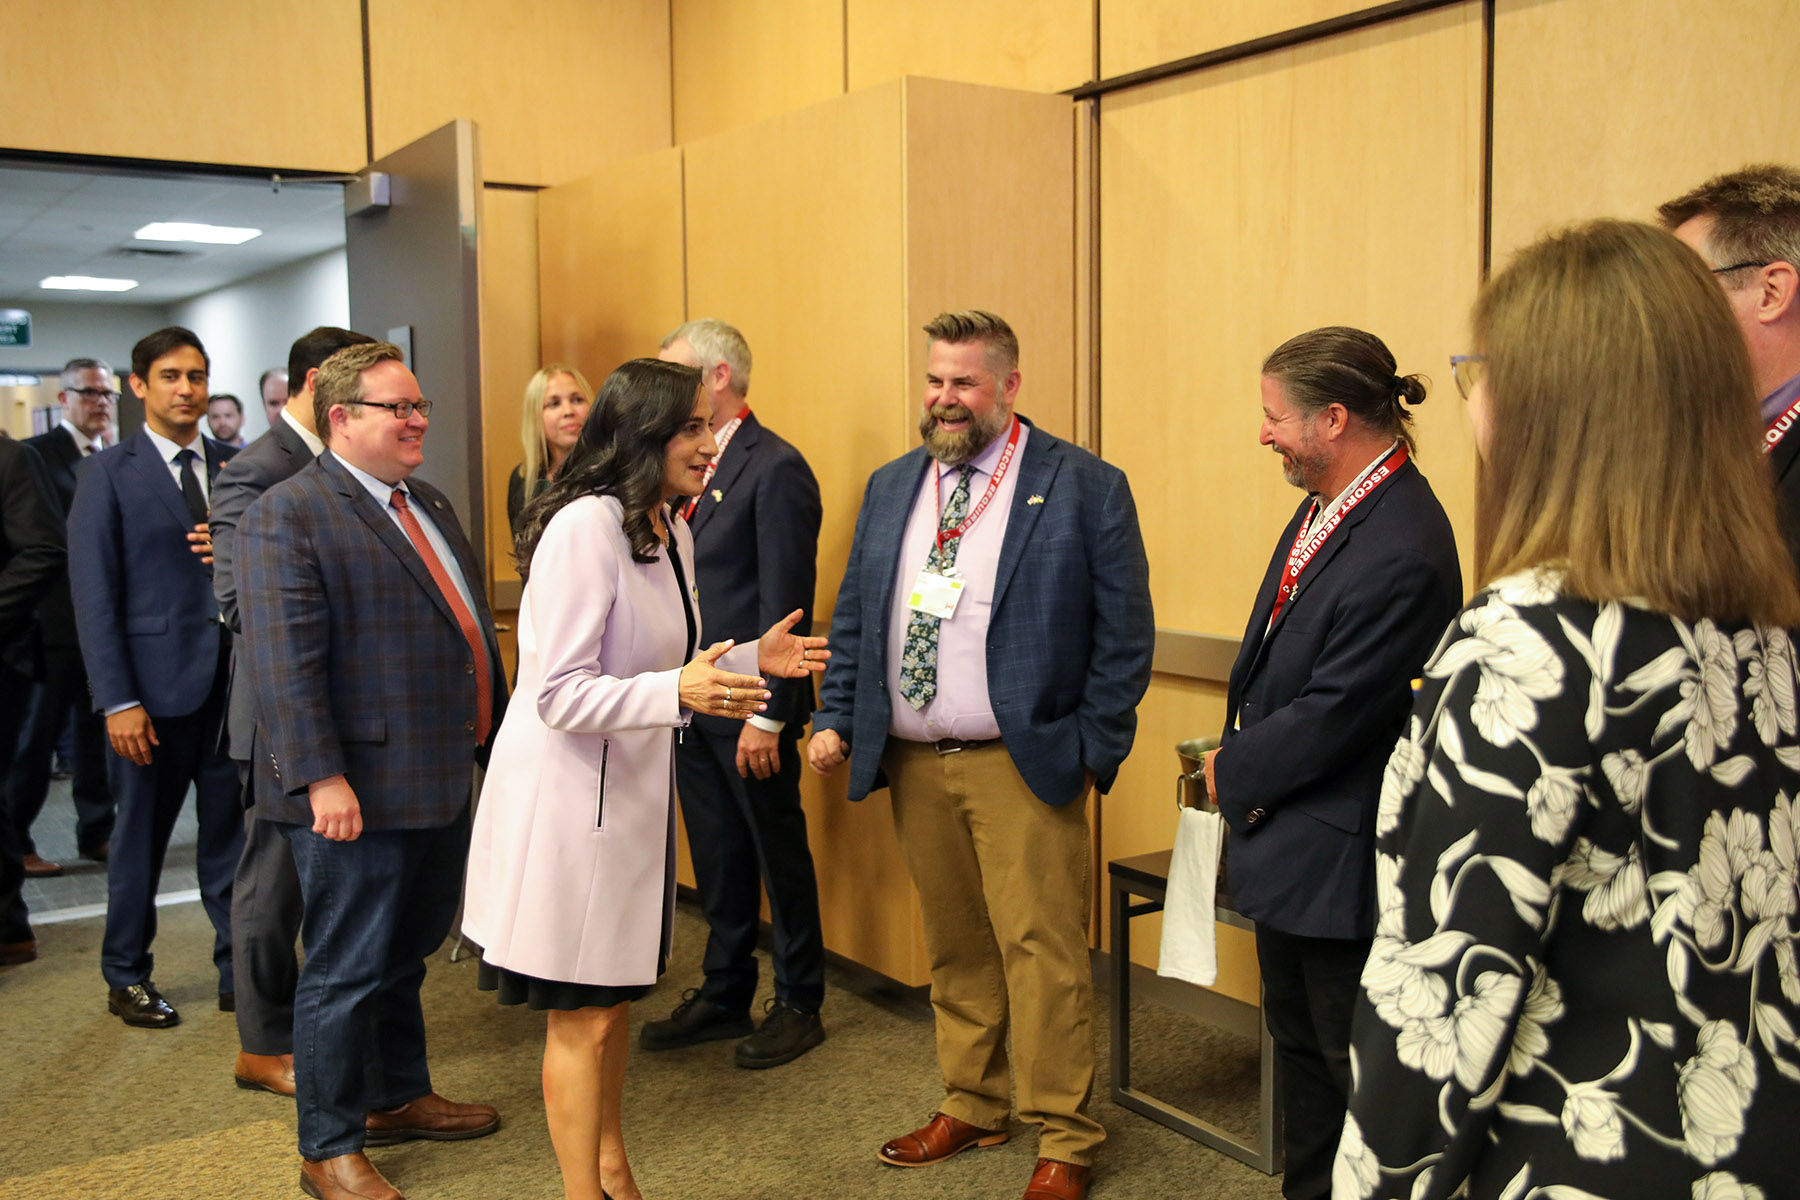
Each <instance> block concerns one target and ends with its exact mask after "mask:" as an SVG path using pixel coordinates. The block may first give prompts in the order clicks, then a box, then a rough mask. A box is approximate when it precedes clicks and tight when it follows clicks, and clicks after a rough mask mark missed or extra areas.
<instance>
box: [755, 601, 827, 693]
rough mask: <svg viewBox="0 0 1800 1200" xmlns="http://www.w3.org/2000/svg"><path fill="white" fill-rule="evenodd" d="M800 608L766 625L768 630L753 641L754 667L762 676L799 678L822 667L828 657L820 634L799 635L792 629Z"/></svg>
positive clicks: (822, 668)
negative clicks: (815, 635)
mask: <svg viewBox="0 0 1800 1200" xmlns="http://www.w3.org/2000/svg"><path fill="white" fill-rule="evenodd" d="M803 612H804V610H802V609H798V608H796V609H795V610H794V611H793V612H791V613H789V614H788V615H787V616H785V617H783V618H781V620H779V621H777V622H775V623H774V624H773V625H771V626H769V631H768V632H767V633H765V634H763V635H762V637H761V639H759V640H758V641H757V643H756V669H757V670H759V671H761V672H762V673H763V674H765V675H779V676H781V677H782V678H784V679H800V678H802V677H804V676H806V675H816V674H818V673H819V672H820V671H823V670H824V669H825V660H826V659H828V658H830V657H831V651H830V650H828V649H826V641H825V639H824V638H822V637H800V636H799V635H797V634H796V633H794V632H793V629H794V626H795V624H797V623H798V622H799V620H800V617H801V615H802V614H803Z"/></svg>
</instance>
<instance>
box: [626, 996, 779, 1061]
mask: <svg viewBox="0 0 1800 1200" xmlns="http://www.w3.org/2000/svg"><path fill="white" fill-rule="evenodd" d="M754 1032H756V1026H755V1024H754V1023H752V1022H751V1020H750V1014H749V1013H747V1012H741V1011H733V1010H732V1009H729V1008H723V1007H721V1006H719V1005H717V1004H714V1003H713V1002H712V1001H711V1000H708V999H707V998H706V997H704V996H702V995H701V994H700V989H699V988H689V989H688V990H687V991H686V992H685V993H683V994H682V997H681V1003H680V1004H678V1005H676V1006H675V1011H674V1012H672V1013H670V1014H669V1016H668V1017H667V1018H665V1019H664V1020H661V1021H649V1022H647V1023H645V1025H644V1027H643V1029H641V1030H639V1031H638V1045H640V1046H642V1047H643V1048H644V1049H646V1050H674V1049H677V1048H679V1047H681V1046H694V1045H698V1044H699V1043H701V1042H716V1041H722V1040H724V1039H727V1038H741V1037H747V1036H748V1035H750V1034H752V1033H754Z"/></svg>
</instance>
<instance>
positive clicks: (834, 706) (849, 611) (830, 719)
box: [813, 476, 875, 744]
mask: <svg viewBox="0 0 1800 1200" xmlns="http://www.w3.org/2000/svg"><path fill="white" fill-rule="evenodd" d="M874 490H875V477H874V476H870V478H869V482H868V483H867V484H866V485H864V487H863V498H862V506H861V507H860V508H858V509H857V510H856V530H855V532H854V533H853V534H852V535H851V537H850V561H849V562H847V563H845V564H844V580H843V582H842V583H840V584H839V585H838V594H837V602H836V604H835V605H834V606H833V608H832V610H831V634H830V639H831V661H830V662H829V663H827V664H826V666H825V673H824V675H823V676H821V678H820V680H819V707H818V711H816V712H814V713H813V732H814V733H818V732H819V731H820V730H824V729H830V730H834V731H835V732H836V733H837V735H838V736H839V737H841V738H843V739H844V741H845V743H846V744H848V743H849V741H850V731H851V728H852V727H853V725H854V722H855V712H854V702H855V699H856V672H857V667H858V665H859V660H860V659H861V658H862V634H863V617H864V614H863V611H862V606H863V598H862V558H863V554H864V553H866V549H867V547H866V543H867V541H868V537H867V533H868V524H869V510H870V507H871V506H870V504H869V497H870V494H871V493H872V492H873V491H874Z"/></svg>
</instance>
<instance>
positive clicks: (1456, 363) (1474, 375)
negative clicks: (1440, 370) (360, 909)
mask: <svg viewBox="0 0 1800 1200" xmlns="http://www.w3.org/2000/svg"><path fill="white" fill-rule="evenodd" d="M1486 374H1487V355H1485V354H1452V355H1451V356H1450V375H1451V377H1452V378H1454V379H1455V380H1456V390H1457V391H1459V392H1461V393H1462V398H1463V399H1464V400H1467V399H1468V398H1469V393H1470V392H1472V391H1474V390H1475V385H1476V384H1478V383H1480V382H1481V377H1482V376H1483V375H1486Z"/></svg>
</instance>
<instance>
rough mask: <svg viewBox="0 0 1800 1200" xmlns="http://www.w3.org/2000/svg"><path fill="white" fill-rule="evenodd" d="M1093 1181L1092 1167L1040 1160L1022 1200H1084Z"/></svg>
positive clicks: (1052, 1159)
mask: <svg viewBox="0 0 1800 1200" xmlns="http://www.w3.org/2000/svg"><path fill="white" fill-rule="evenodd" d="M1093 1179H1094V1168H1092V1167H1084V1166H1081V1165H1080V1164H1079V1163H1066V1162H1058V1161H1057V1160H1056V1159H1054V1158H1040V1159H1038V1161H1037V1170H1035V1171H1033V1172H1032V1173H1031V1182H1030V1183H1028V1184H1026V1185H1025V1198H1024V1200H1086V1197H1087V1193H1088V1184H1090V1183H1092V1182H1093Z"/></svg>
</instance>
